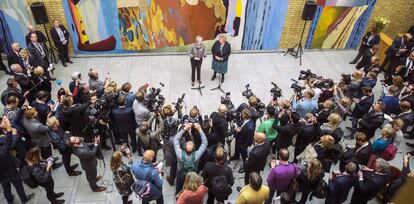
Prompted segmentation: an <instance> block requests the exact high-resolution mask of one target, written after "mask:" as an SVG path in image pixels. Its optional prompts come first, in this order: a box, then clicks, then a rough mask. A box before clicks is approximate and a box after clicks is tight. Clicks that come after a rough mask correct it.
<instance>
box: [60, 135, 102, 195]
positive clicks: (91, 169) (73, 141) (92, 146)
mask: <svg viewBox="0 0 414 204" xmlns="http://www.w3.org/2000/svg"><path fill="white" fill-rule="evenodd" d="M100 142H101V138H100V137H99V136H96V137H95V141H94V143H84V139H83V138H82V137H75V136H72V137H69V140H67V146H69V147H71V148H73V154H75V155H76V156H77V157H78V158H79V161H80V163H81V167H82V169H83V170H84V171H85V175H86V179H87V180H88V183H89V186H90V187H91V189H92V191H93V192H102V191H105V190H106V188H105V187H100V186H98V185H96V182H98V181H99V180H101V179H102V176H97V169H96V166H97V165H98V160H97V157H98V152H99V151H100V150H99V143H100Z"/></svg>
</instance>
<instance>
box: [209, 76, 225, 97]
mask: <svg viewBox="0 0 414 204" xmlns="http://www.w3.org/2000/svg"><path fill="white" fill-rule="evenodd" d="M222 75H223V74H219V78H218V79H219V85H218V86H217V87H216V88H212V89H211V90H212V91H214V90H219V91H221V92H222V93H223V94H225V93H226V92H225V91H224V90H223V89H222V88H221V85H222V83H221V77H222Z"/></svg>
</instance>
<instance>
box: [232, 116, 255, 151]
mask: <svg viewBox="0 0 414 204" xmlns="http://www.w3.org/2000/svg"><path fill="white" fill-rule="evenodd" d="M242 124H243V121H240V122H238V124H237V125H238V126H239V127H240V126H241V125H242ZM254 126H255V125H254V121H253V120H252V119H250V120H249V122H247V123H246V124H245V125H244V126H243V127H242V128H241V131H240V132H239V133H236V140H238V141H239V142H240V143H243V144H247V146H250V145H252V144H253V136H254V131H255V127H254Z"/></svg>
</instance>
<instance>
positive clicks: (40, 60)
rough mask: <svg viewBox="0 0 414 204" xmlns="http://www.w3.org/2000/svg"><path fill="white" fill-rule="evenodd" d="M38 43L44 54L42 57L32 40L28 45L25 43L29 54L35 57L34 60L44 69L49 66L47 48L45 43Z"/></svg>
mask: <svg viewBox="0 0 414 204" xmlns="http://www.w3.org/2000/svg"><path fill="white" fill-rule="evenodd" d="M39 44H40V46H41V47H42V49H43V52H44V54H45V57H44V58H42V54H41V52H40V51H39V50H38V49H37V48H36V46H35V45H34V44H33V43H32V42H30V43H29V45H27V49H28V50H29V52H30V55H31V56H33V57H34V58H35V60H36V61H37V62H38V63H39V65H40V66H42V67H43V68H45V69H46V68H47V67H49V61H48V50H47V47H46V45H45V44H43V43H39ZM45 72H46V70H45Z"/></svg>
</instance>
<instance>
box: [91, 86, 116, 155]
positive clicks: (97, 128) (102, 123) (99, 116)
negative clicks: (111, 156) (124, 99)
mask: <svg viewBox="0 0 414 204" xmlns="http://www.w3.org/2000/svg"><path fill="white" fill-rule="evenodd" d="M107 89H111V88H109V86H108V87H107V88H106V89H105V91H107ZM110 94H111V93H109V92H108V93H105V94H104V95H103V96H102V97H101V98H100V99H98V96H97V94H96V93H92V94H90V96H91V102H90V105H89V107H88V109H87V110H86V112H87V113H88V124H87V126H86V127H85V129H84V131H85V132H91V133H93V134H99V135H100V136H101V139H102V140H101V149H104V150H111V149H112V148H111V147H109V146H108V145H107V144H106V139H108V137H109V135H108V131H107V123H108V121H109V114H110V113H111V109H112V104H113V103H114V100H115V99H114V98H112V97H111V96H110ZM98 100H100V102H99V103H98ZM89 138H90V139H92V138H91V137H90V135H89ZM88 141H89V140H88Z"/></svg>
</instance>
